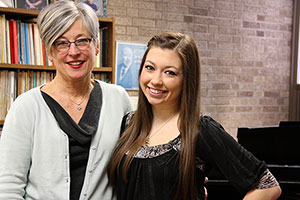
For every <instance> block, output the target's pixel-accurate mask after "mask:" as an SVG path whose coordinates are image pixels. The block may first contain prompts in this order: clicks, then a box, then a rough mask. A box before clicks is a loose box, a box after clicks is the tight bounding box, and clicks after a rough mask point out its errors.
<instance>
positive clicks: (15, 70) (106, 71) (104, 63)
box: [0, 7, 115, 126]
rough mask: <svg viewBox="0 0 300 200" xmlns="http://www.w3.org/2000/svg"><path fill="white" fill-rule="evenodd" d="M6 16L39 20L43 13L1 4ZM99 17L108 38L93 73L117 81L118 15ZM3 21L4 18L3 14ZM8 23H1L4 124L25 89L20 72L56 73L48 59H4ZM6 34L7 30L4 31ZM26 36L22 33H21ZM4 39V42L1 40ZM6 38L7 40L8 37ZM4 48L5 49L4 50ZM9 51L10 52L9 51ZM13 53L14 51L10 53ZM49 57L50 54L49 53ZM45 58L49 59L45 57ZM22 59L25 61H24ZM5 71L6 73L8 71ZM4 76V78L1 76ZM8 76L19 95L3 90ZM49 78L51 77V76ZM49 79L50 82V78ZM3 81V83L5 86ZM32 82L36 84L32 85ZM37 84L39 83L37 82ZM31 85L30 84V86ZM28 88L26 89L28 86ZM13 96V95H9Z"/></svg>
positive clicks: (0, 110)
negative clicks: (11, 106)
mask: <svg viewBox="0 0 300 200" xmlns="http://www.w3.org/2000/svg"><path fill="white" fill-rule="evenodd" d="M3 14H4V16H5V20H6V21H9V20H18V21H20V22H22V23H25V24H26V23H35V22H36V17H37V16H38V14H39V11H37V10H27V9H22V8H6V7H0V17H1V15H2V16H3ZM98 19H99V27H100V30H102V31H100V33H101V36H102V35H103V36H104V34H105V40H102V38H101V39H100V55H101V58H100V57H99V58H98V59H99V60H101V61H99V65H97V66H95V67H94V69H93V75H94V77H95V78H97V79H105V80H104V81H106V82H111V83H115V68H114V66H115V20H114V18H108V17H98ZM0 23H1V18H0ZM3 26H4V24H2V26H1V24H0V126H1V125H3V123H4V118H5V115H6V113H7V111H8V109H9V107H10V104H11V103H12V101H13V100H11V99H14V98H16V97H17V96H18V95H19V94H20V93H22V91H19V90H20V87H19V84H20V79H21V78H20V77H22V76H20V74H21V73H29V74H31V73H34V74H42V73H47V76H48V74H55V67H53V66H51V64H50V66H49V65H48V62H44V63H43V64H31V63H30V64H24V63H21V62H20V61H19V63H17V64H16V63H14V64H11V63H13V62H11V61H10V60H11V59H9V58H7V59H6V60H3V59H2V60H1V54H2V55H3V54H4V53H3V51H4V50H3V49H4V48H6V47H5V46H3V44H5V43H4V42H3V38H4V36H1V34H2V33H3V32H1V29H2V31H3V28H2V27H3ZM7 26H8V25H7ZM2 35H3V34H2ZM21 37H22V36H21ZM1 40H2V42H1ZM4 41H6V40H4ZM1 48H2V50H1ZM6 54H7V53H6ZM9 54H10V53H9ZM45 57H46V56H45ZM44 60H47V59H45V58H44ZM20 63H21V64H20ZM4 74H5V75H4ZM1 77H2V78H1ZM4 77H11V79H12V80H5V82H10V83H11V82H14V86H13V87H14V89H7V90H10V92H12V91H13V90H14V92H15V95H14V96H13V97H12V94H11V93H7V94H6V95H2V94H1V92H2V93H3V91H1V89H2V90H3V87H7V85H6V86H5V85H4V86H3V82H4V80H3V78H4ZM47 81H49V79H48V80H47ZM47 81H46V82H47ZM1 85H2V86H1ZM31 86H32V85H31ZM33 86H38V85H35V83H34V84H33ZM28 89H30V87H29V88H28ZM25 91H26V90H25ZM9 98H11V99H9Z"/></svg>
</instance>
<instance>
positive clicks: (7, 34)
mask: <svg viewBox="0 0 300 200" xmlns="http://www.w3.org/2000/svg"><path fill="white" fill-rule="evenodd" d="M5 26H6V52H7V54H6V56H7V58H6V63H8V64H11V52H10V29H9V21H8V20H6V24H5Z"/></svg>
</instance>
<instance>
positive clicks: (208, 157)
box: [115, 114, 278, 200]
mask: <svg viewBox="0 0 300 200" xmlns="http://www.w3.org/2000/svg"><path fill="white" fill-rule="evenodd" d="M130 116H131V114H130V115H129V117H127V122H128V120H129V119H130ZM180 144H181V140H180V136H178V137H177V138H175V139H173V140H171V141H170V142H169V143H167V144H162V145H157V146H151V147H148V146H142V147H141V148H140V149H139V151H138V152H137V154H136V155H135V157H134V159H133V161H132V164H131V165H130V168H129V171H128V174H127V178H128V182H125V181H124V180H123V179H122V176H121V175H120V174H121V173H120V174H119V175H116V182H115V183H116V184H115V188H116V192H117V198H118V200H121V199H122V200H129V199H130V200H132V199H134V200H148V199H149V200H150V199H151V200H153V199H155V200H170V199H173V197H174V196H175V194H176V190H177V185H178V162H179V151H180ZM196 151H197V157H198V159H197V160H198V163H197V167H196V176H197V184H198V186H197V191H198V196H199V199H204V188H203V182H204V178H205V176H206V174H205V173H206V171H205V168H206V167H208V166H212V167H216V168H218V169H219V170H220V171H221V173H222V174H223V175H224V176H225V177H226V178H227V179H228V180H229V181H230V183H231V184H232V185H233V186H234V187H235V188H236V189H237V190H238V191H240V192H241V193H243V194H245V193H246V192H247V191H249V190H251V189H253V188H260V189H262V188H268V187H272V186H274V185H278V182H277V181H276V179H275V178H274V176H273V175H272V174H271V173H270V172H269V170H268V169H267V168H266V165H265V163H264V162H263V161H259V160H257V159H256V158H255V157H254V156H253V155H252V154H251V153H250V152H248V151H247V150H245V149H244V148H243V147H242V146H240V145H239V144H238V143H237V142H236V141H235V140H234V139H233V138H232V137H231V136H230V135H229V134H228V133H227V132H226V131H225V130H224V129H223V127H222V126H221V125H220V124H219V123H218V122H216V121H215V120H213V119H212V118H211V117H207V116H203V117H201V128H200V131H199V136H198V141H197V149H196ZM125 157H126V155H124V158H125ZM124 158H123V161H124ZM122 166H123V162H121V166H120V168H119V170H120V172H122Z"/></svg>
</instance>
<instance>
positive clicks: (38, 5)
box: [15, 0, 48, 10]
mask: <svg viewBox="0 0 300 200" xmlns="http://www.w3.org/2000/svg"><path fill="white" fill-rule="evenodd" d="M46 5H48V0H15V8H26V9H30V10H41V9H42V8H44V7H45V6H46Z"/></svg>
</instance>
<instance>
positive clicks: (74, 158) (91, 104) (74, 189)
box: [41, 82, 102, 200]
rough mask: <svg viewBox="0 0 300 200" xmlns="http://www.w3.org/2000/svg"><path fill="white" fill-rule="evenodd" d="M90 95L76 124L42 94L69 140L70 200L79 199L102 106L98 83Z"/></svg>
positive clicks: (57, 104) (50, 98)
mask: <svg viewBox="0 0 300 200" xmlns="http://www.w3.org/2000/svg"><path fill="white" fill-rule="evenodd" d="M96 83H97V84H96V85H95V87H94V88H93V90H92V91H91V94H90V98H89V101H88V103H87V106H86V109H85V111H84V113H83V116H82V117H81V119H80V121H79V123H78V124H77V123H76V122H75V121H74V120H73V119H72V118H71V117H70V115H69V114H68V113H67V112H66V111H65V110H64V109H63V108H62V107H61V106H60V105H59V103H57V101H55V100H54V99H53V98H52V97H51V96H49V95H48V94H46V93H45V92H43V91H41V92H42V95H43V98H44V99H45V101H46V103H47V104H48V106H49V108H50V110H51V112H52V113H53V115H54V117H55V118H56V120H57V122H58V125H59V126H60V128H61V129H62V130H63V131H64V132H65V133H66V134H67V135H68V138H69V155H70V176H71V187H70V200H78V199H79V197H80V192H81V188H82V186H83V180H84V177H85V171H86V166H87V162H88V158H89V150H90V144H91V140H92V136H93V135H94V134H95V133H96V131H97V128H98V122H99V117H100V110H101V106H102V91H101V87H100V85H99V83H98V82H96Z"/></svg>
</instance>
